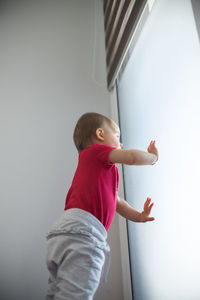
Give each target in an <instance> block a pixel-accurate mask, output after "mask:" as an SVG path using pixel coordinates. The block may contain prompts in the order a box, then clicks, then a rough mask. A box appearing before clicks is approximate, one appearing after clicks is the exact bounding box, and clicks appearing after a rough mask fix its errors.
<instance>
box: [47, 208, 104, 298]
mask: <svg viewBox="0 0 200 300" xmlns="http://www.w3.org/2000/svg"><path fill="white" fill-rule="evenodd" d="M106 239H107V231H106V230H105V228H104V226H103V225H102V223H101V222H100V221H99V220H98V219H97V218H95V217H94V216H93V215H92V214H90V213H88V212H86V211H84V210H81V209H77V208H72V209H69V210H66V211H65V212H64V214H63V215H62V216H61V217H60V218H59V219H58V220H57V222H56V223H55V224H54V225H53V227H52V229H51V231H50V232H49V233H48V234H47V258H46V263H47V268H48V270H49V281H48V291H47V295H46V300H92V299H93V296H94V294H95V292H96V290H97V288H98V286H99V282H100V278H101V274H102V273H103V272H102V270H103V266H104V262H105V253H108V258H109V262H108V264H110V248H109V246H108V244H107V242H106ZM108 268H109V266H108ZM107 272H108V269H107ZM107 272H106V273H107Z"/></svg>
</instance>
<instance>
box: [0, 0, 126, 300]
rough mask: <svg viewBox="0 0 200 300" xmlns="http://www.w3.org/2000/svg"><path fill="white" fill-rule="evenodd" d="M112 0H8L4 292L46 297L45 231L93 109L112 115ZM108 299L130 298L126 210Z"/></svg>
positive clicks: (2, 143) (0, 195)
mask: <svg viewBox="0 0 200 300" xmlns="http://www.w3.org/2000/svg"><path fill="white" fill-rule="evenodd" d="M102 5H103V3H102V1H92V0H85V1H82V0H75V1H66V0H58V1H54V0H43V1H42V0H41V1H39V0H34V1H27V0H26V1H8V0H7V1H1V13H0V41H1V47H0V66H1V67H0V118H1V124H0V136H1V139H0V149H1V155H0V165H1V167H0V172H1V175H0V176H1V177H0V180H1V189H0V199H1V210H0V226H1V227H0V231H1V243H0V268H1V275H0V295H1V299H4V300H16V299H21V300H23V299H24V300H25V299H29V300H35V299H38V300H40V299H41V300H42V299H44V295H45V292H46V287H47V276H48V274H47V270H46V266H45V251H46V248H45V247H46V244H45V234H46V232H47V231H48V230H49V227H50V226H51V224H52V223H53V222H54V220H55V219H56V218H57V217H58V216H59V215H60V214H61V213H62V212H63V209H64V203H65V197H66V193H67V190H68V188H69V186H70V184H71V180H72V176H73V173H74V170H75V168H76V164H77V157H78V156H77V153H76V149H75V147H74V145H73V141H72V134H73V128H74V125H75V123H76V121H77V119H78V118H79V116H80V115H81V114H82V113H84V112H86V111H96V112H100V113H103V114H106V115H109V111H110V109H109V107H110V106H109V105H110V104H109V100H110V99H109V93H108V92H107V90H106V72H105V52H104V35H103V34H104V33H103V8H102ZM109 242H110V245H111V251H112V256H111V270H110V273H109V277H108V282H107V283H106V284H105V285H101V286H100V288H99V290H98V292H97V295H96V297H95V299H96V300H98V299H102V298H103V299H105V300H106V299H107V300H108V299H119V300H121V299H122V284H121V282H122V280H121V266H120V250H119V249H120V246H119V236H118V223H117V218H116V219H115V221H114V224H113V226H112V228H111V231H110V233H109Z"/></svg>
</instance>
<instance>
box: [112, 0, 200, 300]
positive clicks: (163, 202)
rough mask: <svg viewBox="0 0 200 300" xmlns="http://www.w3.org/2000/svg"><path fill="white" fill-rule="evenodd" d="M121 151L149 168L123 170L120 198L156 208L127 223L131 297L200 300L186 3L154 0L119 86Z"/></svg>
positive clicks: (192, 30)
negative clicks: (151, 159) (134, 152)
mask: <svg viewBox="0 0 200 300" xmlns="http://www.w3.org/2000/svg"><path fill="white" fill-rule="evenodd" d="M118 102H119V116H120V127H121V132H122V142H123V144H124V148H136V149H142V150H146V149H147V146H148V144H149V142H150V141H151V140H152V139H155V140H156V142H157V146H158V149H159V154H160V159H159V162H158V163H157V164H156V165H155V166H143V167H141V166H140V167H136V166H125V167H124V179H125V194H126V200H127V201H128V202H129V203H130V204H131V205H132V206H134V207H135V208H136V209H138V210H142V208H143V203H144V202H145V200H146V198H147V197H151V198H152V201H153V202H154V203H155V206H154V208H153V211H152V216H154V217H155V218H156V220H155V221H154V222H153V223H146V224H137V223H132V222H128V234H129V244H130V259H131V273H132V281H133V290H134V300H197V299H200V284H199V278H200V255H199V254H200V233H199V228H200V175H199V172H200V45H199V38H198V33H197V29H196V25H195V19H194V15H193V10H192V5H191V1H189V0H181V1H180V0H173V1H169V0H157V1H156V3H155V4H154V7H153V9H152V11H151V14H150V16H149V17H148V20H147V22H146V24H145V26H144V28H143V31H142V33H141V35H140V38H139V40H138V42H137V44H136V46H135V49H134V51H133V53H132V55H131V58H130V60H129V62H128V65H127V66H126V68H125V70H124V72H123V74H122V76H121V79H120V80H119V83H118Z"/></svg>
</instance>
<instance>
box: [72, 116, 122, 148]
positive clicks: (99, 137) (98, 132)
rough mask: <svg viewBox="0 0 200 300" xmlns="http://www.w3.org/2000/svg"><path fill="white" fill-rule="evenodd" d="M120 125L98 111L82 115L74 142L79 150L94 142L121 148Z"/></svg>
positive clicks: (75, 132)
mask: <svg viewBox="0 0 200 300" xmlns="http://www.w3.org/2000/svg"><path fill="white" fill-rule="evenodd" d="M119 137H120V131H119V127H118V126H117V124H116V123H115V122H113V121H112V120H111V119H109V118H107V117H106V116H104V115H101V114H98V113H93V112H91V113H86V114H84V115H82V116H81V117H80V119H79V120H78V122H77V124H76V127H75V129H74V136H73V138H74V143H75V146H76V148H77V150H78V152H80V151H82V150H83V149H85V148H86V147H89V146H91V145H92V144H94V143H99V144H106V145H110V146H114V147H117V148H121V146H122V145H121V144H120V142H119Z"/></svg>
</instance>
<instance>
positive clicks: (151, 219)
mask: <svg viewBox="0 0 200 300" xmlns="http://www.w3.org/2000/svg"><path fill="white" fill-rule="evenodd" d="M154 220H155V218H154V217H148V219H147V221H154Z"/></svg>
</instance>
